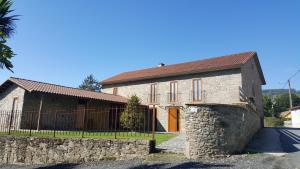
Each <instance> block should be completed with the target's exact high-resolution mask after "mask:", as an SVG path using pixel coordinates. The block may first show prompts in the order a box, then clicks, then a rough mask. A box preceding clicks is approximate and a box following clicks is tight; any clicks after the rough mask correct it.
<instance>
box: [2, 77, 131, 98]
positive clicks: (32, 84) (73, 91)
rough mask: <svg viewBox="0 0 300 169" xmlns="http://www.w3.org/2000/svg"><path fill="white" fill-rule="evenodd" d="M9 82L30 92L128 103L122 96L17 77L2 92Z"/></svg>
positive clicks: (4, 84) (3, 85) (12, 78)
mask: <svg viewBox="0 0 300 169" xmlns="http://www.w3.org/2000/svg"><path fill="white" fill-rule="evenodd" d="M9 82H12V83H15V84H16V85H18V86H20V87H22V88H24V89H25V90H27V91H29V92H33V91H35V92H43V93H51V94H59V95H65V96H74V97H79V98H88V99H96V100H104V101H112V102H119V103H126V102H127V99H126V98H125V97H122V96H117V95H112V94H106V93H99V92H92V91H86V90H82V89H77V88H72V87H65V86H60V85H55V84H49V83H44V82H37V81H33V80H26V79H20V78H15V77H11V78H9V79H8V80H7V81H6V82H5V83H3V84H2V85H1V86H0V92H1V89H2V90H3V89H4V88H5V86H6V85H7V84H8V83H9Z"/></svg>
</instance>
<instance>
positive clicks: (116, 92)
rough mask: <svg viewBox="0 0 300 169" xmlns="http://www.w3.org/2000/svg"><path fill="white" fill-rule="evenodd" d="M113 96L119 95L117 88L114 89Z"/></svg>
mask: <svg viewBox="0 0 300 169" xmlns="http://www.w3.org/2000/svg"><path fill="white" fill-rule="evenodd" d="M113 94H114V95H117V94H118V88H116V87H115V88H113Z"/></svg>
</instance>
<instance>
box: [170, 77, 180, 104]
mask: <svg viewBox="0 0 300 169" xmlns="http://www.w3.org/2000/svg"><path fill="white" fill-rule="evenodd" d="M177 87H178V85H177V82H171V83H170V99H169V100H170V102H175V101H177V95H178V92H177Z"/></svg>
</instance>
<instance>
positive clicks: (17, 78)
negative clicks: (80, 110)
mask: <svg viewBox="0 0 300 169" xmlns="http://www.w3.org/2000/svg"><path fill="white" fill-rule="evenodd" d="M9 79H16V80H26V81H31V82H35V83H42V84H47V85H53V86H58V87H64V88H69V89H75V90H81V91H84V92H92V93H102V92H95V91H90V90H84V89H80V88H76V87H69V86H63V85H58V84H54V83H47V82H41V81H36V80H31V79H24V78H19V77H10V78H9ZM102 94H108V93H102Z"/></svg>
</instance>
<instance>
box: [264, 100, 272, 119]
mask: <svg viewBox="0 0 300 169" xmlns="http://www.w3.org/2000/svg"><path fill="white" fill-rule="evenodd" d="M263 102H264V115H265V116H266V117H270V116H272V99H271V98H270V97H269V96H267V95H264V96H263Z"/></svg>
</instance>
